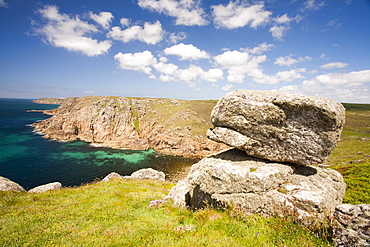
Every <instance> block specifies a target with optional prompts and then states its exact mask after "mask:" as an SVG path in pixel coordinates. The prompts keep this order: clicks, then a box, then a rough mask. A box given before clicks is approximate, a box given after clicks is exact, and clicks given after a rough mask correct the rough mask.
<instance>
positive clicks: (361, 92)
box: [278, 79, 370, 103]
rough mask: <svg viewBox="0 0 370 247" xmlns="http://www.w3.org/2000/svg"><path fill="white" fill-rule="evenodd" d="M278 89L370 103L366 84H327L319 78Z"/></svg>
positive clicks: (343, 100) (368, 88)
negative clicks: (322, 82)
mask: <svg viewBox="0 0 370 247" xmlns="http://www.w3.org/2000/svg"><path fill="white" fill-rule="evenodd" d="M278 91H282V92H288V93H299V94H306V95H314V96H320V97H325V98H331V99H334V100H336V101H338V102H348V103H351V102H352V103H370V98H369V95H370V86H367V85H364V84H352V85H336V86H335V87H333V86H326V85H324V84H321V83H320V82H319V81H318V80H316V79H312V80H306V81H303V82H302V85H301V86H299V85H288V86H284V87H281V88H280V89H278Z"/></svg>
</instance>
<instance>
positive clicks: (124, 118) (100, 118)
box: [33, 96, 227, 158]
mask: <svg viewBox="0 0 370 247" xmlns="http://www.w3.org/2000/svg"><path fill="white" fill-rule="evenodd" d="M215 104H216V102H215V101H186V100H172V99H151V98H127V97H98V96H87V97H82V98H67V99H65V100H64V101H63V102H62V104H61V105H60V107H59V108H58V109H56V110H54V111H53V116H52V117H50V118H48V119H46V120H44V121H42V122H38V123H34V124H33V126H34V128H35V130H36V131H40V132H42V133H44V134H45V137H46V138H51V139H57V140H70V141H72V140H76V139H81V140H83V141H86V142H93V143H100V144H101V145H103V146H106V147H112V148H126V149H136V150H148V149H151V148H152V149H154V150H155V151H157V152H160V153H163V154H168V155H177V156H184V157H200V158H202V157H205V156H208V155H210V154H212V153H214V152H218V151H220V150H223V149H226V148H227V146H226V145H224V144H220V143H217V142H214V141H211V140H209V139H207V137H206V135H205V133H206V130H207V129H208V128H210V127H211V126H212V125H211V122H210V119H209V116H210V113H211V111H212V108H213V107H214V106H215Z"/></svg>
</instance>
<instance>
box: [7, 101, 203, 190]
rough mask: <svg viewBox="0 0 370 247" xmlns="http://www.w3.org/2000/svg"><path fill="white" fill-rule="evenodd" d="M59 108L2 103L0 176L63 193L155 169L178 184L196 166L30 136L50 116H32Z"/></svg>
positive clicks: (152, 153)
mask: <svg viewBox="0 0 370 247" xmlns="http://www.w3.org/2000/svg"><path fill="white" fill-rule="evenodd" d="M57 107H58V105H43V104H36V103H33V102H32V100H31V99H0V176H2V177H6V178H8V179H10V180H12V181H14V182H17V183H18V184H20V185H21V186H23V188H25V189H26V190H28V189H31V188H33V187H36V186H39V185H43V184H47V183H51V182H60V183H62V185H63V186H65V187H73V186H80V185H82V184H86V183H90V182H93V181H97V180H100V179H102V178H104V177H105V176H106V175H108V174H109V173H111V172H117V173H119V174H121V175H130V174H131V173H132V172H134V171H137V170H139V169H142V168H153V169H156V170H158V171H162V172H164V173H165V174H166V179H167V180H169V181H173V182H176V181H177V180H178V179H179V178H180V177H183V176H184V175H185V174H186V173H187V171H189V169H190V166H191V165H192V164H194V163H196V162H197V161H198V160H196V159H191V158H183V157H176V156H169V155H163V154H160V153H157V152H155V151H154V150H147V151H138V150H122V149H111V148H107V147H99V146H92V145H91V144H90V143H86V142H83V141H80V140H76V141H72V142H63V141H56V140H50V139H46V138H44V137H43V135H42V134H41V133H37V132H35V131H34V128H33V127H32V123H35V122H37V121H41V120H44V119H46V118H49V117H50V116H49V115H45V114H43V113H42V112H30V110H51V109H54V108H57Z"/></svg>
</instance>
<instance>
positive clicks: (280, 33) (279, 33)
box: [269, 25, 289, 41]
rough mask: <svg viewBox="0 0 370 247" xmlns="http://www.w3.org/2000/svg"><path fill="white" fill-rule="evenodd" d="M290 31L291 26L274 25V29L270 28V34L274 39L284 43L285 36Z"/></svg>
mask: <svg viewBox="0 0 370 247" xmlns="http://www.w3.org/2000/svg"><path fill="white" fill-rule="evenodd" d="M288 30H289V26H286V25H280V26H277V25H274V26H273V27H271V28H270V30H269V31H270V32H271V35H272V37H274V38H275V39H277V40H280V41H282V40H283V39H284V36H285V34H286V32H287V31H288Z"/></svg>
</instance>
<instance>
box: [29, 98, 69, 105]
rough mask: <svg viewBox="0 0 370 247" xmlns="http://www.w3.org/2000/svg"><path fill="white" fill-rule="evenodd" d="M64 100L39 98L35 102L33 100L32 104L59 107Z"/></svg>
mask: <svg viewBox="0 0 370 247" xmlns="http://www.w3.org/2000/svg"><path fill="white" fill-rule="evenodd" d="M63 101H64V99H56V98H39V99H37V100H33V101H32V102H33V103H37V104H52V105H60V104H62V103H63Z"/></svg>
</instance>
